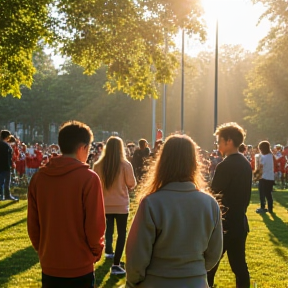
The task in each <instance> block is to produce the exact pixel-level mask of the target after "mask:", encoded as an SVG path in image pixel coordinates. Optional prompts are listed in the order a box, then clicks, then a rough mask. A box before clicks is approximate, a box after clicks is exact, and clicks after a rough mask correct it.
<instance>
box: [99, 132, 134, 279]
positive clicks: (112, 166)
mask: <svg viewBox="0 0 288 288" xmlns="http://www.w3.org/2000/svg"><path fill="white" fill-rule="evenodd" d="M94 171H95V172H96V173H97V174H98V175H99V177H100V179H101V183H102V188H103V194H104V204H105V214H106V233H105V240H106V245H105V256H106V258H114V259H113V265H112V267H111V274H125V273H126V271H125V270H124V269H123V267H121V265H120V259H121V256H122V253H123V250H124V246H125V240H126V227H127V219H128V213H129V189H133V188H134V187H135V186H136V179H135V177H134V172H133V168H132V165H131V164H130V162H128V161H127V159H126V155H125V150H124V145H123V141H122V139H121V138H119V137H114V136H111V137H110V138H109V139H108V141H107V144H106V146H105V148H104V151H103V152H102V155H101V158H100V159H99V160H98V161H97V162H96V163H95V165H94ZM114 220H116V226H117V233H118V237H117V242H116V249H115V254H114V252H113V247H112V243H113V233H114Z"/></svg>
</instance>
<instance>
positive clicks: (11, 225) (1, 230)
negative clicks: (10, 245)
mask: <svg viewBox="0 0 288 288" xmlns="http://www.w3.org/2000/svg"><path fill="white" fill-rule="evenodd" d="M24 222H27V218H23V219H21V220H19V221H17V222H15V223H13V224H10V225H8V226H6V227H4V228H2V229H0V233H1V232H3V231H5V230H7V229H9V228H12V227H14V226H17V225H18V224H22V223H24Z"/></svg>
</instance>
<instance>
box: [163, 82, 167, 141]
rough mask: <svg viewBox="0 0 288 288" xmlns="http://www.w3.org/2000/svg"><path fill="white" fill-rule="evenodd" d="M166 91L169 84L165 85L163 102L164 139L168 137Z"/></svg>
mask: <svg viewBox="0 0 288 288" xmlns="http://www.w3.org/2000/svg"><path fill="white" fill-rule="evenodd" d="M166 93H167V85H166V84H164V86H163V104H162V130H163V134H162V138H163V140H164V139H165V138H166Z"/></svg>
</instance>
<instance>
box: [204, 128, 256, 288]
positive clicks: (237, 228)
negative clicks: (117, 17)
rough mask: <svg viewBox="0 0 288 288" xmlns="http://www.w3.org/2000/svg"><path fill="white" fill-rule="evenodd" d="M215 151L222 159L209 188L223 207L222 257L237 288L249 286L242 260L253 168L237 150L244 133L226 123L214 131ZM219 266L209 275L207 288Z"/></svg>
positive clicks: (245, 265)
mask: <svg viewBox="0 0 288 288" xmlns="http://www.w3.org/2000/svg"><path fill="white" fill-rule="evenodd" d="M215 136H216V137H217V144H218V149H219V151H220V152H221V154H222V155H223V156H225V158H224V160H223V161H222V162H220V163H219V164H218V165H217V167H216V170H215V175H214V177H213V180H212V184H211V188H212V191H213V193H215V194H217V195H218V196H219V197H220V199H221V203H222V205H223V231H224V235H223V236H224V242H223V254H224V253H225V252H227V255H228V259H229V263H230V266H231V269H232V271H233V273H234V274H235V276H236V287H237V288H249V287H250V275H249V271H248V267H247V263H246V259H245V258H246V257H245V243H246V238H247V234H248V232H249V226H248V221H247V217H246V211H247V207H248V205H249V202H250V198H251V186H252V169H251V165H250V163H249V162H248V160H247V159H246V158H245V156H244V155H243V154H241V153H239V151H238V149H239V146H240V145H241V143H243V142H244V139H245V132H244V130H243V128H242V127H240V126H239V125H238V124H237V123H225V124H223V125H221V126H219V127H218V128H217V130H216V132H215ZM218 266H219V263H218V264H217V265H216V266H215V267H214V268H213V269H212V270H211V271H209V272H208V283H209V287H213V285H214V276H215V274H216V271H217V269H218Z"/></svg>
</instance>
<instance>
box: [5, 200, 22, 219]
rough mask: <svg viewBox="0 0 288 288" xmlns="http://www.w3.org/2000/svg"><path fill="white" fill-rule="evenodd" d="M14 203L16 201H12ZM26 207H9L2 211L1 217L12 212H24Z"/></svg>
mask: <svg viewBox="0 0 288 288" xmlns="http://www.w3.org/2000/svg"><path fill="white" fill-rule="evenodd" d="M12 203H15V202H12ZM17 203H18V202H16V203H15V204H17ZM26 209H27V206H26V205H24V206H21V207H18V208H15V209H9V210H7V211H3V212H0V217H3V216H6V215H8V214H11V213H17V212H22V211H25V210H26Z"/></svg>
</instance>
